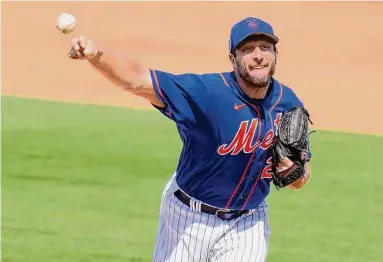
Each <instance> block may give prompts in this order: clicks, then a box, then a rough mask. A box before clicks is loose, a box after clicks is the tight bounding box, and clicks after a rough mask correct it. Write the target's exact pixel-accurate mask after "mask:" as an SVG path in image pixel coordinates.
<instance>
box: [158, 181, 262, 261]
mask: <svg viewBox="0 0 383 262" xmlns="http://www.w3.org/2000/svg"><path fill="white" fill-rule="evenodd" d="M177 189H178V186H177V184H176V182H175V180H174V176H173V177H172V179H171V180H170V181H169V182H168V184H167V185H166V187H165V190H164V192H163V194H162V201H161V208H160V219H159V225H158V232H157V237H156V243H155V249H154V253H153V262H197V261H198V262H264V261H266V254H267V246H268V240H269V236H270V227H269V223H268V215H267V204H266V203H265V204H263V205H261V206H260V207H259V208H257V209H254V210H252V211H251V213H250V214H246V215H242V216H241V217H239V218H236V219H232V220H230V221H224V220H221V219H220V218H217V217H215V216H214V215H209V214H206V213H202V212H199V211H196V210H195V209H194V208H191V207H188V206H186V205H184V204H183V203H182V202H181V201H180V200H178V199H177V198H176V197H175V196H174V194H173V193H174V192H175V191H176V190H177ZM196 206H197V205H196Z"/></svg>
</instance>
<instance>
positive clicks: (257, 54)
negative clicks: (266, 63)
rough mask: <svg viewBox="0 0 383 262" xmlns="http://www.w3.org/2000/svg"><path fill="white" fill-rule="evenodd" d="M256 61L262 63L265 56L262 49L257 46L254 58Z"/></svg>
mask: <svg viewBox="0 0 383 262" xmlns="http://www.w3.org/2000/svg"><path fill="white" fill-rule="evenodd" d="M253 60H254V62H256V63H258V64H259V63H261V62H262V60H263V56H262V52H261V49H259V48H255V50H254V58H253Z"/></svg>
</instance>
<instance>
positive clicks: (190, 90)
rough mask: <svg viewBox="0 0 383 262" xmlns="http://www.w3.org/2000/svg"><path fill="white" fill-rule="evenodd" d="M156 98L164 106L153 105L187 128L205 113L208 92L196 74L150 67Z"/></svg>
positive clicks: (200, 119)
mask: <svg viewBox="0 0 383 262" xmlns="http://www.w3.org/2000/svg"><path fill="white" fill-rule="evenodd" d="M150 76H151V80H152V83H153V87H154V91H155V93H156V96H157V98H158V99H159V100H160V101H161V102H162V103H164V104H165V106H166V107H165V108H159V107H157V106H155V105H153V106H154V107H155V108H156V109H158V110H159V111H160V112H161V113H162V114H164V115H165V116H166V117H168V118H170V119H172V120H173V121H174V122H176V123H177V124H180V125H182V126H184V127H186V128H188V129H193V128H195V127H196V126H197V125H198V124H199V121H202V119H203V118H204V117H205V115H206V110H207V106H208V92H207V88H206V85H205V84H204V82H203V81H202V80H201V78H200V77H199V75H196V74H181V75H176V74H171V73H167V72H163V71H159V70H153V69H150Z"/></svg>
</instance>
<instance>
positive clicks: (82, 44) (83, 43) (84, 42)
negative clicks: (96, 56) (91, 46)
mask: <svg viewBox="0 0 383 262" xmlns="http://www.w3.org/2000/svg"><path fill="white" fill-rule="evenodd" d="M78 45H79V46H80V47H81V48H82V49H85V48H86V46H87V39H86V38H85V36H83V35H80V36H79V37H78Z"/></svg>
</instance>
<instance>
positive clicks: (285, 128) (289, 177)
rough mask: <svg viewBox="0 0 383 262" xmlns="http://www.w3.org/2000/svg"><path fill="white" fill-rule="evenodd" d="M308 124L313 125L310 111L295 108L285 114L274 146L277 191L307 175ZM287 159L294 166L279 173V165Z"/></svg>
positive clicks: (273, 164) (273, 165)
mask: <svg viewBox="0 0 383 262" xmlns="http://www.w3.org/2000/svg"><path fill="white" fill-rule="evenodd" d="M308 122H310V123H311V124H312V121H311V120H310V115H309V113H308V111H307V110H306V109H305V108H303V107H294V108H292V109H290V110H289V111H287V112H285V113H284V114H283V115H282V117H281V121H280V123H279V126H278V129H277V133H276V135H275V137H274V141H273V145H272V153H273V163H272V171H273V183H274V185H275V187H276V188H277V189H279V188H283V187H285V186H288V185H290V184H291V183H293V182H294V181H296V180H297V179H299V178H300V177H302V176H304V174H305V168H304V166H305V164H306V158H305V155H306V154H305V153H307V152H308V149H309V146H308V136H309V135H310V133H308ZM285 157H288V158H289V159H290V160H291V161H292V162H293V163H294V164H293V166H292V167H290V168H288V169H287V170H284V171H281V172H277V168H276V167H277V165H278V163H279V162H280V161H282V160H283V159H284V158H285Z"/></svg>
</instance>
